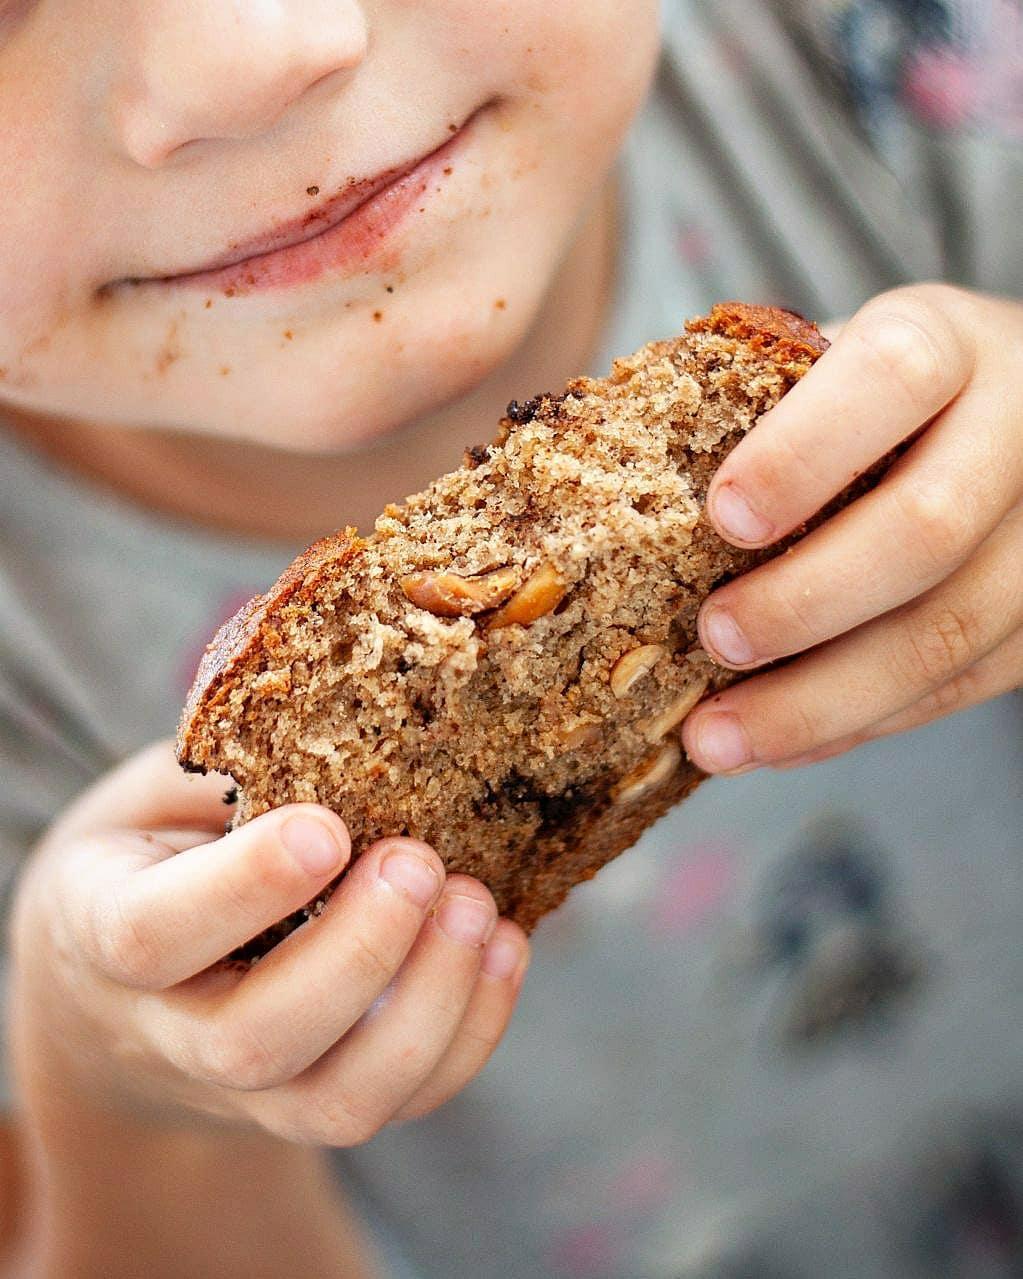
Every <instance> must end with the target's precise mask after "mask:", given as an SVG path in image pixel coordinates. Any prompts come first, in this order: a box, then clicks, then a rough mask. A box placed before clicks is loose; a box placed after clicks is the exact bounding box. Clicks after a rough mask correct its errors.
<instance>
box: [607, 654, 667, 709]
mask: <svg viewBox="0 0 1023 1279" xmlns="http://www.w3.org/2000/svg"><path fill="white" fill-rule="evenodd" d="M667 651H668V650H667V649H666V648H665V647H664V645H663V644H640V645H639V647H638V648H630V649H629V651H628V652H627V653H623V654H622V655H621V657H619V659H618V661H617V662H615V664H614V666H613V667H612V668H611V679H610V683H611V692H612V693H614V695H615V697H617V698H622V697H627V696H628V695H629V693H631V692H632V690H633V688H635V686H636V685H637V684H638V683H639V681H640V680H641V679H642V678H643V677H644V676H645V675H649V674H650V672H651V671H652V670H653V669H654V667H655V666H656V665H657V663H658V662H659V661H660V660H661V658H662V657H663V656H664V654H665V653H666V652H667Z"/></svg>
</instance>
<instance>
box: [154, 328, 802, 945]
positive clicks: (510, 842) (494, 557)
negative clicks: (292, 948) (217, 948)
mask: <svg viewBox="0 0 1023 1279" xmlns="http://www.w3.org/2000/svg"><path fill="white" fill-rule="evenodd" d="M826 346H827V343H826V341H825V340H824V339H823V338H822V337H821V335H820V333H819V332H818V331H817V329H816V328H815V327H814V326H813V325H811V324H809V323H807V322H806V321H803V320H801V319H800V318H799V317H797V316H794V315H791V314H789V313H787V312H783V311H777V310H774V309H770V308H762V307H751V306H745V305H742V304H739V303H729V304H724V305H721V306H718V307H715V308H714V310H713V311H712V312H711V314H710V315H709V316H706V317H703V318H701V319H698V320H694V321H692V322H690V324H689V325H687V327H686V331H685V333H684V334H683V335H682V336H681V337H678V338H676V339H673V340H671V341H664V342H654V343H651V344H650V345H649V346H646V347H644V348H643V349H642V350H640V351H639V352H637V353H636V354H635V355H633V356H632V357H630V358H628V359H622V360H617V361H616V362H615V364H614V366H613V368H612V370H611V373H610V376H609V377H607V378H605V379H599V380H593V379H587V378H580V379H578V380H576V381H574V382H572V383H570V384H569V386H568V387H567V389H566V391H565V393H564V394H561V395H541V396H538V397H536V398H535V399H533V400H530V401H528V403H525V404H517V403H515V402H513V403H512V404H511V405H509V409H508V415H507V416H506V417H505V418H504V419H503V421H502V422H501V425H500V430H499V433H498V435H497V438H496V440H495V441H494V443H492V444H490V445H485V446H482V445H481V446H475V447H473V448H470V449H468V450H467V452H466V456H465V461H464V464H463V466H462V467H461V468H460V469H459V470H457V471H454V472H453V473H451V474H449V475H445V476H443V477H442V478H440V479H439V480H437V481H435V482H434V483H433V484H431V485H430V487H429V488H427V489H426V490H425V491H424V492H422V493H418V494H416V495H415V496H413V497H410V498H409V499H408V500H407V501H406V502H405V503H404V505H401V506H389V507H388V508H387V509H386V510H385V512H384V514H383V515H382V516H381V517H380V518H379V519H378V520H377V523H376V528H375V531H374V532H373V533H372V534H371V535H370V536H369V537H367V538H365V539H362V538H359V537H358V536H356V533H355V530H353V529H348V530H346V531H344V532H342V533H338V534H336V535H334V536H333V537H328V538H325V539H323V540H322V541H320V542H318V543H316V544H315V545H314V546H312V547H311V548H310V549H309V550H308V551H306V552H305V554H304V555H302V556H301V557H299V559H298V560H296V562H295V563H294V564H293V565H292V566H291V567H290V568H289V569H288V570H287V571H286V572H285V573H284V574H283V576H282V577H281V578H280V579H279V581H278V582H277V583H276V584H275V585H274V586H273V587H272V588H271V589H270V590H269V591H268V592H267V594H266V595H263V596H260V597H258V598H256V599H254V600H252V601H251V602H250V603H249V604H248V605H246V606H245V608H243V609H242V610H241V611H240V612H239V613H238V614H237V615H236V616H235V617H234V618H232V619H231V621H229V622H228V623H227V624H226V625H225V626H224V627H223V628H222V629H221V631H220V632H219V633H218V635H217V636H216V637H215V639H214V640H213V642H212V644H211V645H210V647H209V648H208V649H207V652H206V655H205V657H204V659H203V662H202V665H201V667H200V670H199V673H198V675H197V678H196V681H195V685H194V687H193V689H192V692H191V695H190V697H189V701H188V705H187V707H186V708H185V712H184V714H183V717H182V720H181V726H180V730H179V738H178V758H179V760H180V762H181V763H182V765H184V766H185V767H187V768H191V769H197V770H200V771H204V772H205V771H207V770H217V771H221V772H224V773H229V774H230V775H231V776H232V778H233V779H234V780H235V782H236V783H237V784H238V787H239V788H240V790H239V799H238V808H237V811H236V816H235V819H234V820H235V823H236V824H240V823H242V822H245V821H248V820H250V819H251V818H253V817H255V816H257V815H258V814H260V813H263V812H265V811H266V810H267V809H269V808H272V807H276V806H278V805H281V804H287V803H292V802H298V801H307V800H308V801H315V802H318V803H322V804H326V805H328V806H329V807H331V808H333V809H334V810H336V811H337V812H338V813H339V814H341V816H342V817H343V818H344V820H345V821H346V823H347V824H348V827H349V830H350V831H351V835H352V843H353V849H354V851H355V854H356V855H358V853H359V852H360V851H361V850H362V849H364V848H366V847H367V846H368V845H369V844H370V843H371V842H372V841H373V840H375V839H377V838H379V837H381V836H384V835H393V834H403V835H412V836H415V837H416V838H419V839H422V840H425V841H426V842H427V843H429V844H431V845H432V846H433V847H434V848H435V849H436V850H437V852H438V853H439V854H440V856H441V857H442V859H443V860H444V862H445V864H446V866H447V867H448V869H449V870H450V871H461V872H465V873H467V874H470V875H475V876H477V877H479V878H480V879H481V880H482V881H483V882H484V883H485V884H487V885H488V886H489V888H490V889H491V891H492V892H493V894H494V897H495V899H496V901H497V905H498V908H499V909H500V911H501V913H502V914H504V915H507V916H510V917H511V918H512V919H515V920H517V921H518V922H519V923H520V924H521V925H522V926H523V927H524V928H526V929H527V930H529V929H532V927H533V926H534V924H535V923H536V921H537V920H538V919H539V918H540V917H541V916H542V915H543V914H544V913H545V912H547V911H549V910H550V909H552V907H554V906H556V905H557V904H558V903H559V902H560V901H561V900H562V899H563V898H564V896H565V894H566V893H567V892H568V891H569V889H570V888H571V887H572V886H573V885H575V884H577V883H579V882H580V881H582V880H585V879H588V878H589V877H591V876H592V875H594V874H595V873H596V871H597V870H599V869H600V867H601V866H603V865H604V864H605V863H606V862H608V861H609V860H610V859H611V858H613V857H615V856H616V855H617V854H618V853H620V852H622V851H623V850H624V849H626V848H628V847H629V846H630V845H631V844H633V843H635V841H636V840H637V839H638V838H639V836H640V834H641V833H642V832H643V830H644V829H645V828H646V827H647V826H649V825H650V824H651V823H652V822H654V821H655V820H656V819H657V818H658V817H660V816H661V815H662V814H663V813H664V812H665V811H666V810H667V809H668V808H670V807H671V806H672V805H673V804H675V803H677V802H678V801H679V800H680V799H682V798H683V797H684V796H686V795H687V794H688V793H689V792H690V791H692V790H693V788H694V787H695V786H696V785H697V784H698V782H699V781H700V780H701V777H702V774H701V773H700V772H699V771H698V770H697V769H696V768H695V767H694V766H693V765H691V764H690V763H689V762H688V761H687V760H686V759H685V757H684V755H683V752H682V750H681V747H680V743H679V730H680V728H681V723H682V721H683V719H684V717H685V715H686V714H687V713H688V711H689V710H690V709H691V707H692V705H694V704H695V702H696V701H697V700H698V699H699V698H700V697H701V696H706V695H709V694H712V693H713V692H714V691H715V690H718V689H720V688H722V687H724V686H725V685H726V684H728V683H730V682H731V681H732V680H734V679H735V678H736V676H735V675H734V673H732V672H727V671H724V670H722V669H721V668H719V667H716V666H715V665H714V664H713V663H712V662H711V661H710V660H709V658H708V657H707V655H706V654H705V653H703V652H702V650H701V649H700V648H699V641H698V639H697V634H696V614H697V611H698V609H699V607H700V604H701V602H702V601H703V600H704V599H705V598H706V596H707V595H708V594H709V593H710V592H711V591H712V590H713V589H714V588H715V587H716V586H717V585H719V584H720V583H721V582H723V581H724V580H726V579H727V578H729V577H732V576H734V575H735V574H737V573H740V572H743V571H744V570H745V569H747V568H749V567H750V566H751V565H752V564H754V563H755V562H757V561H759V560H761V559H763V558H765V553H764V552H758V553H753V552H746V551H740V550H736V549H735V548H734V547H731V546H729V545H727V544H726V543H724V542H723V541H722V540H721V539H720V538H719V537H718V536H717V535H716V534H715V533H714V531H713V529H712V528H711V527H710V525H709V523H708V522H707V521H706V519H705V518H704V515H703V506H704V499H705V495H706V492H707V487H708V484H709V482H710V479H711V476H712V475H713V473H714V471H715V469H716V468H717V467H718V465H719V464H720V462H721V460H722V458H723V457H724V456H725V454H726V453H727V452H728V451H729V450H730V449H731V448H732V447H734V445H735V444H736V443H738V441H739V440H740V439H741V438H742V437H743V435H745V433H746V432H747V431H749V430H750V429H751V428H752V427H753V425H754V424H755V422H756V420H757V418H758V417H759V416H760V415H761V414H762V413H764V412H765V411H766V410H767V409H769V408H771V407H772V406H773V405H774V404H776V403H777V402H778V400H780V399H781V397H782V396H783V395H784V394H785V392H786V391H787V390H788V389H789V388H790V387H791V386H792V385H793V384H794V383H795V382H796V381H797V380H798V379H799V378H800V377H802V376H803V374H804V373H806V371H807V370H808V369H809V368H810V367H811V365H812V364H813V362H814V360H815V359H816V358H817V357H818V355H820V354H821V353H822V352H823V350H824V349H825V348H826ZM784 545H785V544H784V543H782V544H781V545H780V546H778V547H775V548H772V551H771V552H769V553H776V552H777V551H778V550H780V549H783V547H784ZM324 900H325V898H323V897H321V898H320V899H318V901H317V902H315V903H310V905H309V906H308V907H307V908H306V909H305V911H303V912H300V913H298V914H297V915H295V916H293V917H292V918H291V919H290V920H287V921H285V922H284V923H283V924H281V925H278V926H277V928H276V929H274V930H272V931H271V932H270V933H267V934H264V935H263V936H262V937H260V938H258V939H256V940H255V941H254V943H252V944H251V945H250V947H248V948H246V952H245V953H246V954H248V955H250V956H251V955H254V954H259V953H261V952H263V951H265V950H266V949H267V948H268V947H269V946H270V945H272V944H273V943H274V941H275V940H277V939H278V938H279V937H281V936H283V935H284V934H285V933H286V932H288V931H290V929H291V928H293V927H294V926H295V925H296V924H298V923H300V922H301V921H302V919H303V918H304V917H305V916H306V915H308V914H310V913H315V912H316V911H318V910H319V909H320V908H322V904H323V901H324Z"/></svg>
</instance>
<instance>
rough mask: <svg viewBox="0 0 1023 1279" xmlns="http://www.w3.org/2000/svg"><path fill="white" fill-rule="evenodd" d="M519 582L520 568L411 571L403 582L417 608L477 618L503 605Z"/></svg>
mask: <svg viewBox="0 0 1023 1279" xmlns="http://www.w3.org/2000/svg"><path fill="white" fill-rule="evenodd" d="M519 581H520V573H519V570H518V569H517V568H496V569H494V570H493V572H491V573H482V574H480V575H479V576H477V577H462V575H461V574H460V573H451V572H444V573H430V572H424V573H409V574H407V575H406V576H405V577H403V578H401V581H400V585H401V589H402V590H403V591H404V592H405V596H406V598H407V599H408V600H409V601H410V602H411V603H413V604H414V605H415V606H416V608H425V609H426V611H427V612H428V613H434V614H436V616H437V617H473V616H474V615H475V614H476V613H485V612H486V611H487V610H488V609H491V608H497V606H498V605H499V604H503V603H504V601H505V600H506V599H507V598H508V596H509V595H511V593H512V591H514V590H515V588H516V586H518V584H519Z"/></svg>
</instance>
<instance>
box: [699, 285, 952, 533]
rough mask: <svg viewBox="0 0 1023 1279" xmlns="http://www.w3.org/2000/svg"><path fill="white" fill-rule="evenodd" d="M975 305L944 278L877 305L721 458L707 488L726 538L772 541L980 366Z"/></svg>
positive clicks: (929, 415) (716, 520)
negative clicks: (977, 363)
mask: <svg viewBox="0 0 1023 1279" xmlns="http://www.w3.org/2000/svg"><path fill="white" fill-rule="evenodd" d="M972 306H973V303H972V300H971V299H970V297H969V295H968V294H966V293H962V292H960V291H958V290H955V289H951V288H947V287H945V286H941V285H930V286H922V287H921V286H918V287H915V288H909V289H899V290H896V291H894V292H892V293H885V294H882V295H881V296H880V297H878V298H875V299H874V300H873V301H871V302H868V303H867V305H866V306H865V307H863V309H862V310H860V311H859V312H858V313H857V314H856V315H855V316H853V318H852V319H851V320H850V321H849V322H848V324H846V325H845V327H844V328H843V329H842V332H841V333H840V334H839V336H838V338H837V339H836V341H835V344H834V345H833V346H832V347H830V348H829V349H828V350H827V351H826V352H825V353H824V355H823V356H821V358H820V359H819V360H818V361H817V363H816V364H815V365H814V367H813V368H812V369H811V370H810V372H809V373H807V375H806V376H805V377H804V378H803V379H802V380H801V381H800V382H799V383H798V384H797V385H796V386H794V387H793V388H792V390H791V391H789V393H788V394H787V395H786V396H785V397H784V398H783V399H782V400H781V401H780V403H778V404H777V405H776V406H775V407H774V408H773V409H771V410H770V411H769V412H767V413H765V414H764V416H763V418H761V420H760V422H759V423H758V424H757V427H756V429H755V430H754V431H751V432H750V434H749V435H748V436H747V437H746V438H745V439H744V440H742V441H741V442H740V443H739V444H738V445H737V446H736V448H735V449H734V450H733V451H732V452H731V453H730V454H729V456H728V457H727V458H726V459H725V461H724V462H723V463H722V464H721V467H720V469H719V470H718V472H717V474H716V475H715V477H714V480H713V481H712V483H711V486H710V489H709V491H708V495H707V511H708V514H709V516H710V519H711V521H712V522H713V524H714V526H715V527H716V528H717V530H718V532H719V533H720V534H721V536H722V537H724V538H726V539H727V540H729V541H731V542H733V543H735V544H736V545H739V546H763V545H766V544H768V543H770V542H772V541H775V540H776V539H777V538H779V537H781V536H782V535H783V534H785V533H788V532H790V531H791V530H792V529H794V528H797V527H798V526H799V525H800V524H802V523H804V522H805V521H806V520H808V519H809V518H810V516H812V515H813V514H814V513H815V512H817V511H819V510H820V508H821V507H822V506H823V505H824V504H825V503H826V502H827V501H828V499H829V498H832V497H834V496H835V495H836V494H837V493H840V492H841V491H842V489H844V488H845V487H846V485H847V484H849V483H850V482H851V481H852V480H853V479H855V478H856V476H857V475H860V474H861V473H862V472H863V471H865V470H866V469H867V468H868V467H869V466H870V465H871V464H872V463H873V462H876V461H877V459H878V458H880V457H883V456H884V454H885V453H887V452H888V451H889V449H891V448H893V447H894V446H895V445H896V444H898V443H900V441H902V440H904V439H906V438H907V437H908V436H909V435H911V434H912V433H913V432H914V431H916V430H917V429H918V428H919V427H921V426H923V425H924V424H925V423H926V422H928V421H929V420H930V419H931V418H932V417H933V416H934V415H935V414H936V413H937V412H939V410H941V409H942V408H944V407H945V405H946V404H948V403H949V402H950V401H951V400H952V399H953V398H954V397H955V396H956V395H957V394H958V393H959V391H960V390H962V388H963V387H964V386H965V385H966V383H967V381H968V379H969V377H970V374H971V371H972V368H973V361H974V349H973V342H972V338H971V336H970V335H971V325H970V323H969V322H968V321H967V319H966V317H967V315H968V314H969V313H970V312H971V311H972Z"/></svg>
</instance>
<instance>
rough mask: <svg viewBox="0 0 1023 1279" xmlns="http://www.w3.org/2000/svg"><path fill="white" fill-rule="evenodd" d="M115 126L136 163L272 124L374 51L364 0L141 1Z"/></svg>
mask: <svg viewBox="0 0 1023 1279" xmlns="http://www.w3.org/2000/svg"><path fill="white" fill-rule="evenodd" d="M127 9H128V11H129V17H128V19H127V25H126V27H125V28H124V29H123V30H122V37H121V41H120V45H121V48H122V49H123V50H124V51H125V57H124V59H123V61H122V64H121V66H120V68H119V69H118V74H117V75H116V77H115V84H114V87H113V95H112V108H113V110H112V126H113V131H114V133H115V135H116V137H117V139H118V142H119V144H120V147H121V149H122V150H123V151H124V152H125V154H126V155H128V156H129V157H130V158H131V159H132V160H134V161H135V162H136V163H137V164H140V165H143V166H144V167H146V168H158V167H159V166H160V165H161V164H163V163H164V161H165V160H166V159H167V158H168V157H169V156H170V155H172V154H173V153H174V152H175V151H178V150H179V149H180V148H181V147H183V146H185V145H186V144H187V143H189V142H196V141H199V140H201V139H212V138H220V139H224V138H235V139H240V138H246V137H252V136H255V135H258V134H260V133H263V132H265V131H267V130H268V129H270V128H271V127H272V126H273V125H274V124H275V122H276V121H277V120H278V119H279V118H280V117H281V115H282V114H283V113H284V112H285V111H286V110H287V108H288V107H289V106H290V105H291V104H292V103H293V102H295V101H296V100H297V99H299V98H301V97H302V95H303V94H304V93H306V91H307V90H308V89H310V88H311V87H312V86H313V85H315V84H317V83H318V82H319V81H321V80H324V79H325V78H326V77H328V76H331V75H334V74H335V73H338V72H351V71H352V69H353V68H355V67H357V66H358V65H359V63H361V62H362V60H363V59H364V58H365V56H366V48H367V43H368V31H367V26H366V16H365V12H364V10H363V6H362V4H361V3H359V0H135V3H131V4H129V5H128V6H127Z"/></svg>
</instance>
